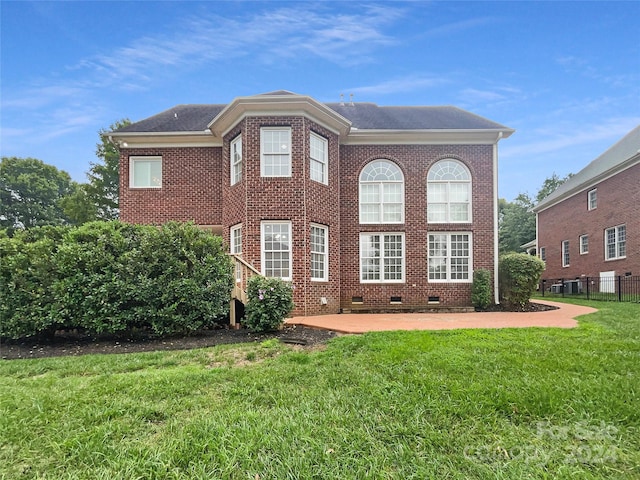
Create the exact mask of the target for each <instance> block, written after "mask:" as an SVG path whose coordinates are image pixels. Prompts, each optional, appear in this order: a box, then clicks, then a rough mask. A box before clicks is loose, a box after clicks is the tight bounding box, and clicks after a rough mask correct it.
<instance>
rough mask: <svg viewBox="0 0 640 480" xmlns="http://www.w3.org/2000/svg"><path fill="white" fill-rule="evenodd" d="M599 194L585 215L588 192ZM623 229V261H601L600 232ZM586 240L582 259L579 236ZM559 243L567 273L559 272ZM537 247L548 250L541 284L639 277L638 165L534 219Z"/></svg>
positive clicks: (639, 176)
mask: <svg viewBox="0 0 640 480" xmlns="http://www.w3.org/2000/svg"><path fill="white" fill-rule="evenodd" d="M593 188H597V189H598V192H597V196H598V207H597V208H596V209H594V210H589V209H588V204H587V196H588V192H589V191H590V190H592V189H593ZM622 224H625V225H626V230H627V245H626V246H627V255H626V258H625V259H620V260H609V261H605V259H604V258H605V257H604V248H605V247H604V245H605V244H604V242H605V240H604V231H605V229H607V228H611V227H616V226H618V225H622ZM585 234H586V235H589V253H587V254H584V255H580V238H579V237H580V235H585ZM563 240H569V263H570V265H569V266H568V267H562V256H561V255H562V249H561V243H562V241H563ZM538 246H539V247H544V248H545V250H546V269H545V271H544V273H543V278H545V279H553V280H557V279H561V278H565V279H573V278H577V277H581V276H583V275H584V276H589V277H593V276H595V277H597V276H599V275H600V272H604V271H612V270H613V271H615V272H616V275H624V274H625V273H627V272H631V273H632V274H633V275H640V164H636V165H635V166H633V167H631V168H629V169H627V170H624V171H623V172H621V173H619V174H617V175H615V176H613V177H611V178H608V179H606V180H603V181H602V182H600V183H598V184H597V185H595V186H593V187H590V188H588V189H586V190H584V191H582V192H580V193H578V194H576V195H574V196H572V197H570V198H568V199H566V200H564V201H563V202H561V203H560V204H558V205H554V206H553V207H550V208H548V209H546V210H544V211H542V212H540V213H539V214H538Z"/></svg>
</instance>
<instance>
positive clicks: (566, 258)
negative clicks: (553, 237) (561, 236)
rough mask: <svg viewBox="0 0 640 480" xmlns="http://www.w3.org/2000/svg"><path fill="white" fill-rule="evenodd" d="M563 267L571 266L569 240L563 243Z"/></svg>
mask: <svg viewBox="0 0 640 480" xmlns="http://www.w3.org/2000/svg"><path fill="white" fill-rule="evenodd" d="M562 266H563V267H568V266H569V240H563V241H562Z"/></svg>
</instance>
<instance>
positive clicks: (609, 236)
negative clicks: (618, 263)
mask: <svg viewBox="0 0 640 480" xmlns="http://www.w3.org/2000/svg"><path fill="white" fill-rule="evenodd" d="M626 256H627V227H626V225H618V226H617V227H612V228H607V229H606V230H605V231H604V259H605V260H617V259H619V258H625V257H626Z"/></svg>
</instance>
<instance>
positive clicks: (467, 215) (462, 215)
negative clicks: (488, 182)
mask: <svg viewBox="0 0 640 480" xmlns="http://www.w3.org/2000/svg"><path fill="white" fill-rule="evenodd" d="M427 221H428V222H429V223H464V222H470V221H471V174H470V173H469V170H468V169H467V167H466V166H464V165H463V164H462V163H461V162H459V161H457V160H453V159H445V160H440V161H439V162H437V163H435V164H434V165H433V166H432V167H431V168H430V169H429V174H428V175H427Z"/></svg>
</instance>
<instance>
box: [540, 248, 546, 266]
mask: <svg viewBox="0 0 640 480" xmlns="http://www.w3.org/2000/svg"><path fill="white" fill-rule="evenodd" d="M540 260H542V261H543V262H546V261H547V249H546V247H540Z"/></svg>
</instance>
